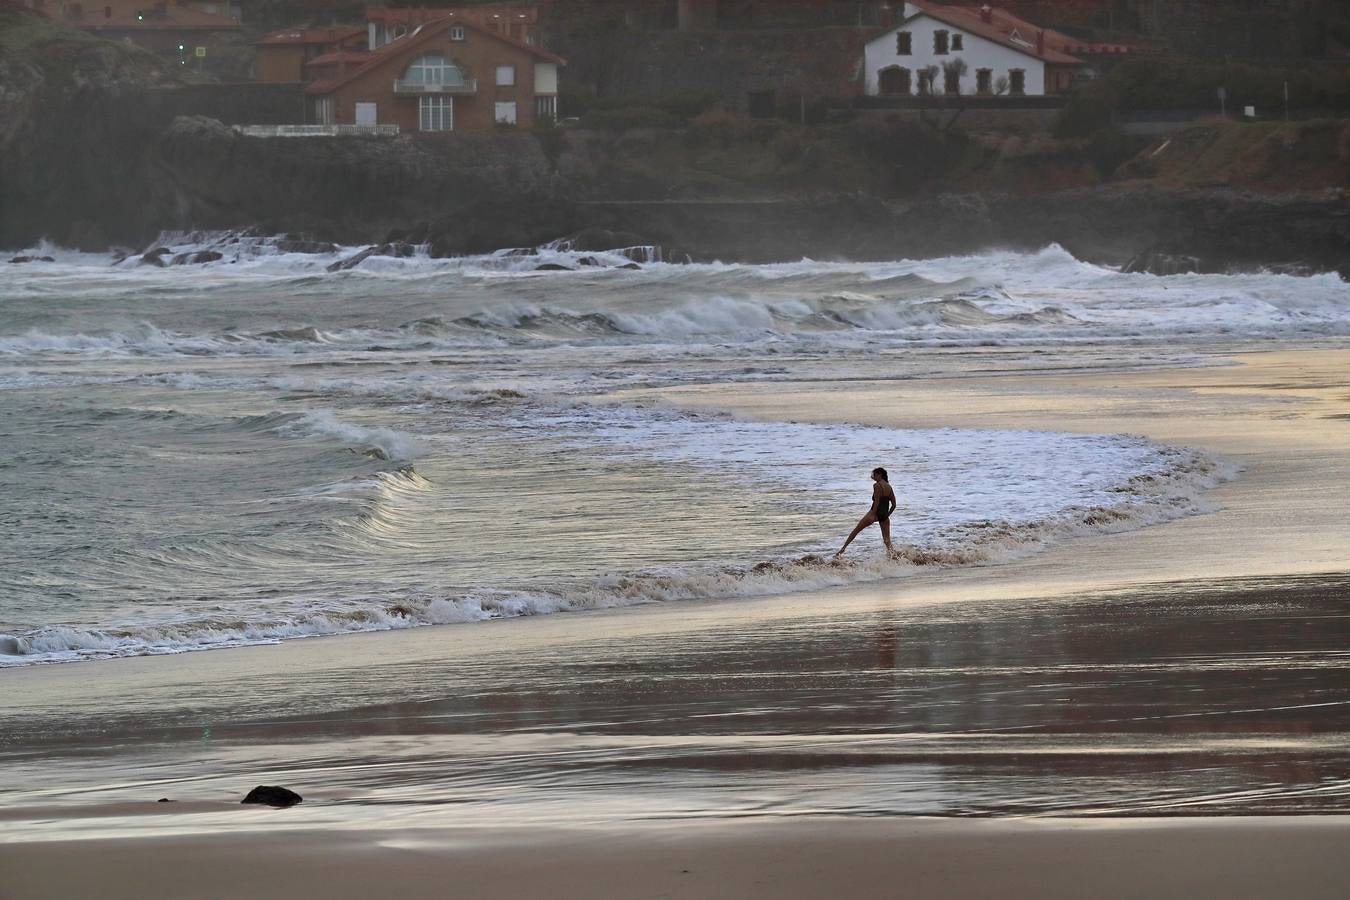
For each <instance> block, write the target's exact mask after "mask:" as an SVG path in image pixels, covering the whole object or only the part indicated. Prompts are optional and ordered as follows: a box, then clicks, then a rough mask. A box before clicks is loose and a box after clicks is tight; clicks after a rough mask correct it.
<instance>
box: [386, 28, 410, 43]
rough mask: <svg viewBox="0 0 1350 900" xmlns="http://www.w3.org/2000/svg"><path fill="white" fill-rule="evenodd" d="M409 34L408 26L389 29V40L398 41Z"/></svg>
mask: <svg viewBox="0 0 1350 900" xmlns="http://www.w3.org/2000/svg"><path fill="white" fill-rule="evenodd" d="M407 33H408V26H407V25H395V26H394V27H393V28H391V29H389V40H391V41H396V40H398V39H399V38H401V37H403V36H404V35H406V34H407Z"/></svg>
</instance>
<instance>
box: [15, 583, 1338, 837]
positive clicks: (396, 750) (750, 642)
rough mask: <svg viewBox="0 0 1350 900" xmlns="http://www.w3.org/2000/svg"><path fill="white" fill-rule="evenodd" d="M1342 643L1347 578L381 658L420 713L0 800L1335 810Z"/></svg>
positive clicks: (225, 728) (335, 809)
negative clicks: (283, 798)
mask: <svg viewBox="0 0 1350 900" xmlns="http://www.w3.org/2000/svg"><path fill="white" fill-rule="evenodd" d="M1348 638H1350V576H1307V577H1299V578H1280V579H1267V580H1261V579H1255V580H1240V581H1239V580H1233V581H1227V582H1208V583H1197V582H1191V583H1181V584H1175V583H1173V584H1160V585H1156V586H1151V587H1145V588H1142V589H1132V590H1130V591H1128V592H1118V593H1111V594H1093V595H1080V596H1076V597H1069V598H1058V599H1053V600H1045V601H1040V602H1028V601H1025V600H1022V601H1016V602H1012V601H1001V602H996V603H987V602H970V603H953V604H945V605H940V606H928V607H913V608H906V607H887V608H885V609H883V610H878V611H875V612H874V613H872V614H871V615H867V616H854V617H852V618H850V619H849V620H848V621H840V619H839V618H838V617H825V616H819V617H816V618H805V619H787V620H781V621H779V622H776V623H772V624H768V623H766V624H765V626H764V627H763V628H759V629H747V630H742V631H737V632H735V633H728V632H727V631H726V630H707V629H703V630H696V629H689V630H684V631H678V632H673V633H671V634H669V635H665V636H662V638H661V639H650V640H644V641H640V642H630V643H627V644H625V643H623V642H621V641H618V640H603V639H596V640H594V641H592V642H589V643H586V644H583V645H581V646H577V645H575V644H569V645H568V646H567V647H565V648H559V650H558V651H557V652H556V653H555V652H550V651H549V650H548V649H543V650H538V651H536V652H535V653H534V654H533V655H529V656H522V655H519V654H515V653H506V652H503V653H501V654H500V655H497V656H488V657H484V658H477V659H474V660H471V661H465V662H463V663H457V662H455V661H454V660H440V661H437V662H434V663H431V664H429V665H428V664H426V663H422V664H419V666H418V668H417V670H416V671H413V670H412V669H411V668H409V669H406V670H404V669H402V667H401V666H400V665H399V664H391V666H389V667H387V668H388V671H387V672H386V673H385V675H384V677H389V678H395V679H397V680H399V681H401V682H402V683H404V684H405V685H406V684H412V683H415V684H416V686H417V689H416V694H417V695H418V696H419V697H420V699H419V700H418V701H417V702H395V703H379V704H374V705H367V706H363V707H362V708H360V709H356V710H346V711H342V712H333V713H325V714H320V715H309V716H293V717H289V718H288V719H286V720H284V721H278V720H277V719H275V718H273V719H268V720H265V721H261V720H258V719H256V718H254V719H252V720H250V719H249V717H231V716H229V715H221V716H220V717H219V718H218V719H217V724H216V726H215V728H214V729H213V730H211V731H208V732H206V733H203V732H202V731H201V727H200V725H199V724H195V723H194V724H192V725H190V726H188V725H184V724H183V720H182V719H181V718H179V717H177V716H174V717H172V718H165V719H164V720H162V721H159V722H154V723H144V722H143V723H141V726H140V727H138V728H136V729H135V730H134V733H133V732H131V731H128V732H127V734H126V737H127V743H128V746H125V747H121V748H119V747H117V746H108V745H109V744H114V745H115V744H116V743H117V739H115V738H113V737H112V736H111V734H110V732H114V733H115V732H116V731H118V730H121V729H123V728H125V727H127V723H119V722H115V721H112V720H109V721H107V722H104V723H103V731H102V734H101V735H100V736H99V742H100V743H101V744H103V745H104V749H102V750H99V751H96V752H95V751H92V750H91V748H90V747H89V746H88V745H85V744H83V743H82V742H81V743H76V744H73V745H72V744H69V743H64V744H62V745H60V746H55V745H52V746H50V747H49V748H48V751H47V752H40V751H39V752H34V751H35V749H36V748H34V747H32V746H31V745H30V746H29V748H28V751H26V752H23V753H20V752H17V751H16V752H14V753H12V754H10V755H9V759H8V760H6V761H5V763H4V764H5V767H6V770H7V771H10V772H13V773H15V776H16V777H15V780H14V783H16V784H23V785H27V786H29V788H30V789H28V790H25V791H20V792H18V793H17V794H13V795H11V796H9V798H8V800H7V802H6V805H7V806H9V807H10V810H11V814H17V813H19V808H21V807H25V806H27V807H35V806H48V805H55V806H68V805H73V804H80V805H86V806H87V805H88V804H89V803H90V802H91V800H92V801H97V802H105V803H116V802H123V801H131V800H145V799H147V798H148V799H154V798H153V797H150V796H149V795H150V794H154V795H155V796H159V795H160V794H169V795H170V796H173V797H174V798H176V799H181V800H187V801H191V800H211V799H224V798H228V797H231V796H233V792H234V791H236V790H237V789H238V786H239V784H240V783H241V782H240V779H241V777H242V778H244V779H245V780H247V779H252V778H254V776H255V774H258V773H261V772H266V773H267V775H268V777H271V778H274V779H276V780H277V781H280V782H281V783H289V784H296V785H300V786H304V787H310V786H312V788H310V789H309V790H307V791H306V793H308V794H309V795H310V796H311V797H312V798H313V800H312V802H309V805H308V806H307V812H306V817H307V818H306V819H305V820H304V821H305V822H306V824H308V825H313V824H315V822H316V821H324V820H325V818H326V817H331V820H332V821H333V822H339V821H343V822H348V823H350V822H352V821H353V820H352V818H351V817H352V816H353V815H355V816H357V818H358V819H359V820H360V821H362V822H364V823H365V824H374V823H378V822H380V821H382V820H383V818H384V817H385V816H386V815H387V814H389V815H392V813H391V812H390V811H391V810H397V816H398V818H399V821H400V822H404V823H406V822H407V821H408V817H409V816H412V817H415V818H416V820H417V821H419V822H425V823H426V824H434V823H435V822H436V821H439V820H438V818H437V817H438V816H453V818H454V820H455V821H456V822H473V821H483V822H485V823H489V822H497V823H508V822H517V821H529V822H535V823H539V822H555V823H556V822H576V821H595V822H609V823H613V822H615V821H623V820H636V819H643V820H650V819H661V818H669V817H707V816H718V817H720V816H795V815H805V814H821V813H825V814H847V815H915V814H917V815H956V816H982V815H1009V814H1011V815H1061V816H1062V815H1117V816H1118V815H1178V814H1206V815H1214V814H1238V813H1246V814H1279V813H1313V812H1318V813H1331V812H1342V811H1345V810H1347V809H1348V808H1350V742H1348V741H1347V740H1346V733H1347V732H1350V667H1347V665H1346V661H1347V655H1348V654H1350V651H1347V650H1346V649H1345V648H1346V647H1347V646H1350V640H1347V639H1348ZM147 740H150V741H154V742H156V743H152V744H147V743H146V741H147ZM67 754H69V755H67ZM133 765H134V768H132V767H133ZM203 773H210V774H205V775H204V774H203ZM244 773H247V774H244ZM251 784H252V782H251V781H250V782H249V785H248V786H251ZM339 810H340V812H339ZM316 817H317V819H316ZM12 824H14V823H12ZM19 824H22V823H19ZM22 827H24V828H36V829H39V830H45V829H48V828H57V827H60V828H64V829H66V830H69V829H70V828H71V823H69V822H66V823H65V824H64V825H61V826H56V825H51V824H49V825H47V826H43V825H40V824H39V823H37V822H36V820H33V819H29V820H27V823H26V824H22ZM91 827H93V826H91ZM98 827H108V826H107V825H106V823H105V824H103V825H99V826H98ZM118 827H126V823H125V822H123V823H122V825H120V826H118ZM136 827H138V828H145V827H152V826H149V825H146V824H145V823H144V822H143V823H141V824H140V825H138V826H136ZM175 827H182V822H181V819H180V821H179V822H178V823H177V824H176V826H175Z"/></svg>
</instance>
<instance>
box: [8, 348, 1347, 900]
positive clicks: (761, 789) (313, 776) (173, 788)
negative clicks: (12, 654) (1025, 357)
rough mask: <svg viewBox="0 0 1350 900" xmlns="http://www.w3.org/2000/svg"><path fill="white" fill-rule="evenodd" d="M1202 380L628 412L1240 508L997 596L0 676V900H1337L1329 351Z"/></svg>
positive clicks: (1340, 404)
mask: <svg viewBox="0 0 1350 900" xmlns="http://www.w3.org/2000/svg"><path fill="white" fill-rule="evenodd" d="M1211 362H1213V363H1217V364H1215V365H1207V366H1201V367H1193V368H1157V369H1143V370H1132V371H1082V372H1074V371H1064V370H1057V371H1056V370H1050V371H1047V372H1030V373H1028V372H1022V373H1013V374H1008V375H1001V376H990V375H981V376H977V377H962V378H951V377H939V378H929V379H906V380H901V381H821V382H775V383H767V384H755V385H729V386H716V385H701V386H687V387H676V388H666V389H662V390H659V391H649V392H645V393H642V394H638V393H637V392H634V393H632V394H630V396H629V398H628V399H632V398H633V397H637V396H642V397H643V398H645V399H647V400H650V401H652V402H658V403H669V404H675V405H679V406H682V407H685V408H699V409H709V410H722V411H727V412H732V413H734V414H736V415H737V416H739V417H748V418H763V419H766V420H789V421H818V422H833V421H844V422H850V423H863V424H879V425H890V426H895V427H904V428H914V427H925V428H941V427H957V428H967V427H980V428H1019V429H1028V428H1030V429H1034V428H1053V429H1058V430H1065V431H1082V432H1089V433H1100V432H1126V433H1134V434H1142V435H1144V436H1146V437H1148V438H1151V439H1154V440H1158V441H1162V442H1165V443H1168V444H1177V445H1187V446H1194V447H1198V448H1201V449H1204V450H1206V451H1208V452H1210V453H1213V454H1216V455H1218V456H1219V457H1220V458H1222V459H1223V460H1224V461H1226V462H1228V463H1231V464H1233V465H1235V466H1238V467H1240V468H1241V474H1240V477H1238V478H1237V479H1236V480H1233V481H1231V482H1229V483H1227V484H1224V485H1223V486H1221V487H1219V488H1217V489H1215V490H1213V491H1211V492H1210V493H1209V494H1208V495H1207V498H1206V499H1207V500H1208V501H1210V502H1211V503H1212V504H1213V505H1214V507H1215V511H1213V512H1211V513H1208V514H1205V515H1201V516H1194V517H1188V518H1183V519H1179V520H1176V521H1172V522H1168V523H1165V524H1161V525H1157V526H1154V527H1149V528H1144V529H1141V530H1134V531H1129V532H1124V533H1118V534H1097V535H1092V536H1086V537H1081V538H1077V539H1074V540H1071V541H1068V542H1066V543H1063V544H1060V545H1058V546H1056V547H1054V548H1052V549H1050V550H1048V551H1046V552H1044V553H1040V554H1036V555H1031V556H1026V557H1025V558H1020V559H1015V560H1012V561H1009V562H1006V563H1004V564H1002V565H993V566H980V567H974V568H964V569H949V570H941V569H932V568H926V567H920V568H916V569H915V570H914V571H913V573H912V575H910V576H909V577H906V578H904V579H898V580H895V581H888V582H881V583H874V584H863V585H854V586H850V587H844V588H838V589H831V590H827V591H816V592H806V593H798V594H791V595H786V596H781V597H767V598H758V599H745V600H737V601H734V602H711V601H710V602H698V601H695V602H681V603H669V604H656V605H650V606H645V607H638V608H630V609H624V610H608V611H606V610H597V611H592V612H585V613H578V614H575V615H563V616H549V617H543V618H535V619H519V620H512V621H493V622H484V623H479V624H474V625H465V626H451V627H445V628H424V629H415V630H411V631H404V632H395V633H375V634H358V635H350V636H341V637H327V638H321V639H314V640H306V641H297V642H290V643H286V644H284V645H281V646H263V647H249V648H242V649H236V650H229V651H223V652H210V653H192V654H184V655H179V656H167V657H140V658H130V659H113V660H106V661H100V662H92V663H80V664H76V665H62V666H41V667H29V668H22V669H11V670H5V671H3V672H0V689H3V691H4V694H5V698H6V702H5V704H4V708H3V712H0V727H3V734H4V738H3V743H2V744H0V757H2V758H3V765H4V767H5V771H6V772H7V773H10V774H11V779H10V781H11V784H12V785H15V786H17V789H16V790H12V791H11V792H10V793H9V795H8V796H7V798H6V799H5V800H4V802H3V806H0V821H3V826H0V872H3V873H4V880H3V887H0V896H3V897H5V898H6V900H11V898H13V900H21V898H44V897H53V898H55V897H75V896H103V897H122V896H127V897H130V896H155V897H159V896H162V897H185V898H186V897H215V896H256V897H269V896H283V895H286V896H296V895H297V894H298V895H300V896H331V897H365V896H371V895H372V894H374V893H376V892H384V893H390V894H393V895H395V896H407V897H422V896H426V897H431V896H464V897H498V896H499V897H510V896H516V897H521V896H555V897H662V896H669V897H717V896H724V897H738V896H781V897H814V896H821V895H824V894H836V895H843V896H913V897H928V896H987V895H991V894H994V893H997V894H998V895H1000V896H1008V897H1077V896H1101V897H1116V896H1119V897H1127V896H1140V895H1143V894H1149V895H1153V896H1160V897H1193V896H1230V897H1269V896H1298V897H1324V896H1325V897H1332V896H1340V895H1343V892H1344V883H1345V879H1346V877H1347V876H1350V862H1347V861H1346V859H1345V858H1344V854H1340V853H1338V852H1337V849H1338V848H1339V847H1340V846H1343V844H1344V842H1345V840H1346V837H1347V834H1348V833H1350V825H1347V824H1346V822H1347V821H1348V820H1346V819H1345V818H1343V817H1342V816H1341V815H1340V814H1341V813H1344V812H1345V811H1346V810H1347V809H1348V808H1350V751H1347V749H1346V747H1347V743H1346V740H1345V737H1346V733H1347V731H1350V669H1347V666H1346V657H1345V651H1344V647H1345V645H1346V644H1345V639H1346V638H1347V637H1350V626H1348V625H1347V622H1350V588H1348V587H1347V585H1350V579H1347V577H1346V575H1347V573H1350V529H1347V526H1346V518H1345V514H1344V510H1345V509H1346V508H1347V507H1350V351H1345V350H1279V351H1273V352H1260V353H1246V354H1238V355H1233V356H1231V357H1216V358H1215V359H1213V360H1211ZM844 524H845V523H841V526H842V525H844ZM866 539H867V536H865V537H864V540H866ZM871 539H872V540H875V535H872V536H871ZM255 784H284V785H287V786H290V787H293V788H294V789H296V790H298V791H300V793H302V794H304V795H305V797H306V799H305V802H304V803H303V804H301V805H300V806H298V807H294V808H292V809H289V810H281V811H272V810H266V809H258V808H252V807H240V806H239V805H238V804H237V801H238V798H239V797H240V796H242V794H243V793H244V792H245V791H247V790H248V789H249V788H250V787H252V786H253V785H255ZM160 797H164V798H166V799H169V800H171V801H174V802H172V803H168V804H157V803H156V802H155V801H156V800H158V799H159V798H160ZM991 817H992V818H993V820H992V821H990V818H991ZM241 873H246V874H241Z"/></svg>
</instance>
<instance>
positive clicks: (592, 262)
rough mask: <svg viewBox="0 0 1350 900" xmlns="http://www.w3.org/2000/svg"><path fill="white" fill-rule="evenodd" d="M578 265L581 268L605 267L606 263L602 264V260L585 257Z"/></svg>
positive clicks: (578, 261) (579, 260)
mask: <svg viewBox="0 0 1350 900" xmlns="http://www.w3.org/2000/svg"><path fill="white" fill-rule="evenodd" d="M577 265H579V266H603V265H604V263H602V262H600V260H598V259H596V258H595V257H594V256H583V257H581V258H580V259H578V260H577Z"/></svg>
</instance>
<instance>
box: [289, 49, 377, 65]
mask: <svg viewBox="0 0 1350 900" xmlns="http://www.w3.org/2000/svg"><path fill="white" fill-rule="evenodd" d="M370 56H371V51H369V50H334V51H333V52H331V53H322V54H320V55H318V56H316V57H314V58H313V59H311V60H308V61H307V62H306V63H305V65H307V66H327V65H332V64H333V63H356V64H358V65H362V64H364V63H365V62H366V60H368V59H370Z"/></svg>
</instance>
